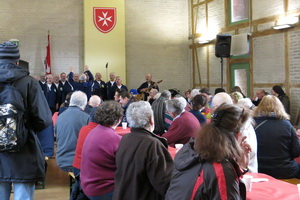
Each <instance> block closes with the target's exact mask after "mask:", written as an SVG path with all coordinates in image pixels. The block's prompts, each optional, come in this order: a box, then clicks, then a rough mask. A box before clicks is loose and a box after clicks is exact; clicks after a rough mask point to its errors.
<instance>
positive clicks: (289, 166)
mask: <svg viewBox="0 0 300 200" xmlns="http://www.w3.org/2000/svg"><path fill="white" fill-rule="evenodd" d="M254 119H255V122H256V124H257V127H256V128H255V133H256V138H257V161H258V172H260V173H265V174H268V175H270V176H273V177H274V178H281V179H285V178H300V165H299V164H298V163H297V162H296V161H295V160H294V158H296V157H299V156H300V142H299V139H298V137H297V134H296V132H295V130H294V128H293V126H292V124H291V122H290V121H288V120H280V119H277V118H276V117H257V118H254ZM260 124H261V125H260Z"/></svg>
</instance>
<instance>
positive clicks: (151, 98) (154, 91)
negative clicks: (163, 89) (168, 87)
mask: <svg viewBox="0 0 300 200" xmlns="http://www.w3.org/2000/svg"><path fill="white" fill-rule="evenodd" d="M157 93H158V90H157V89H154V88H152V89H151V90H150V92H149V96H148V99H147V101H148V102H149V103H150V105H152V103H153V102H154V101H155V100H156V98H155V96H156V95H157Z"/></svg>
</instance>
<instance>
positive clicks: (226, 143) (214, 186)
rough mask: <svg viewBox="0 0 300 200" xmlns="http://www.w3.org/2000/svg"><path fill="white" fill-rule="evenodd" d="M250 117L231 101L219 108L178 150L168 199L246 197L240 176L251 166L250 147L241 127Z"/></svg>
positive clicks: (167, 195)
mask: <svg viewBox="0 0 300 200" xmlns="http://www.w3.org/2000/svg"><path fill="white" fill-rule="evenodd" d="M248 116H249V114H248V113H247V112H244V110H243V109H242V108H240V107H238V106H234V105H229V104H222V105H221V106H220V107H218V108H217V110H215V112H214V114H213V117H212V122H211V123H210V124H207V125H206V126H204V127H203V128H202V129H201V130H200V131H198V132H197V136H196V139H195V140H191V141H190V142H189V143H188V144H186V145H184V146H183V148H182V149H181V150H180V151H179V152H178V153H177V155H176V157H175V160H174V168H175V169H174V171H173V175H172V179H171V182H170V187H169V189H168V191H167V194H166V198H165V199H166V200H173V199H243V197H244V198H245V197H246V196H245V195H246V191H245V189H244V190H241V189H243V188H244V187H245V186H244V187H241V188H239V179H240V178H241V176H242V174H243V171H241V168H242V169H243V168H246V167H247V162H248V160H247V157H248V153H249V146H248V145H244V143H243V140H242V137H241V134H240V130H241V128H242V127H243V125H244V123H245V121H246V120H247V118H248ZM220 184H221V185H220Z"/></svg>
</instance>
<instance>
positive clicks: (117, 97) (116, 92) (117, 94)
mask: <svg viewBox="0 0 300 200" xmlns="http://www.w3.org/2000/svg"><path fill="white" fill-rule="evenodd" d="M123 91H125V90H123V89H121V90H120V89H116V91H115V96H114V100H115V101H116V102H120V94H121V93H122V92H123Z"/></svg>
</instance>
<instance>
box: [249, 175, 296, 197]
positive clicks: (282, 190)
mask: <svg viewBox="0 0 300 200" xmlns="http://www.w3.org/2000/svg"><path fill="white" fill-rule="evenodd" d="M247 175H250V176H253V178H254V179H255V178H267V179H269V181H266V182H258V183H252V191H251V192H247V200H277V199H278V200H285V199H288V200H298V199H299V194H298V189H297V186H296V185H293V184H290V183H287V182H284V181H281V180H278V179H275V178H273V177H271V176H269V175H266V174H261V173H247Z"/></svg>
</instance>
